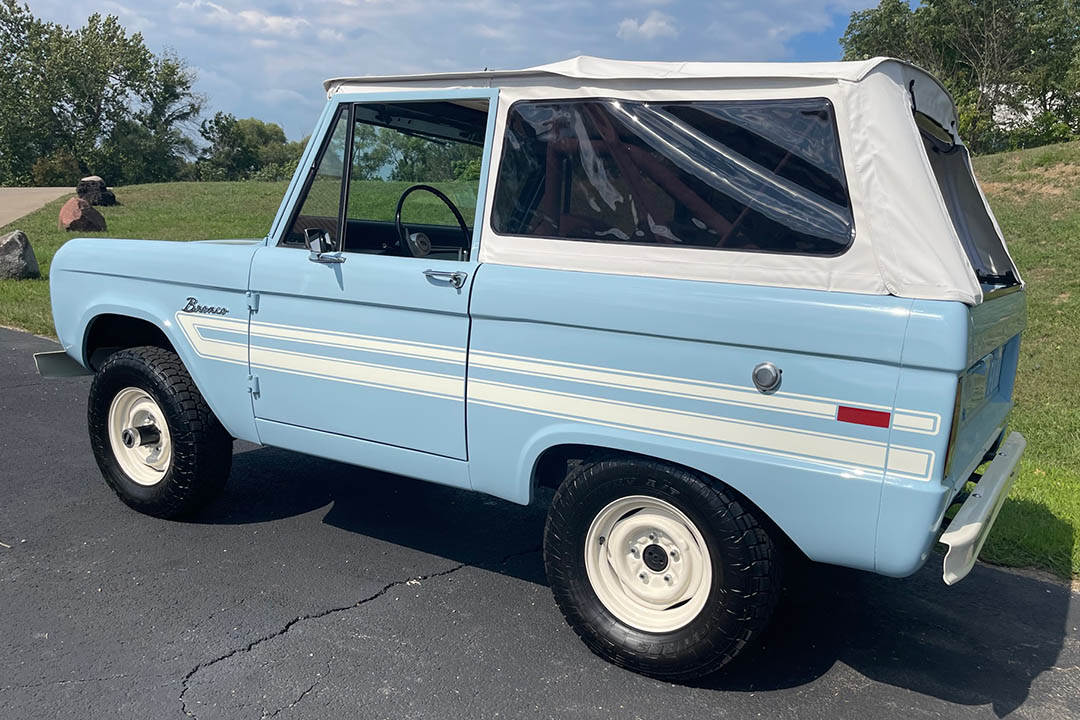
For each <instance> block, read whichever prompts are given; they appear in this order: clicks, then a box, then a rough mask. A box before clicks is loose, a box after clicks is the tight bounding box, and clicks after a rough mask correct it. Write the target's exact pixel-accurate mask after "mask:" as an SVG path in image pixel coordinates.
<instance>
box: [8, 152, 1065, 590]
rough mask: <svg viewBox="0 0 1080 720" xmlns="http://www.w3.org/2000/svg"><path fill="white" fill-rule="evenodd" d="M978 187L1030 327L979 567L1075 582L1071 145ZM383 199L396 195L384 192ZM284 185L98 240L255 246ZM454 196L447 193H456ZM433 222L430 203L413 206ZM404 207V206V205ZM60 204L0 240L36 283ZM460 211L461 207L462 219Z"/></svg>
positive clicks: (222, 188) (152, 206)
mask: <svg viewBox="0 0 1080 720" xmlns="http://www.w3.org/2000/svg"><path fill="white" fill-rule="evenodd" d="M976 172H977V173H978V175H979V177H980V179H981V180H982V182H983V184H984V187H985V188H986V191H987V194H988V195H989V197H990V201H991V204H992V205H993V207H994V211H995V213H996V214H997V217H998V220H999V221H1000V223H1001V226H1002V228H1003V229H1004V232H1005V235H1006V238H1007V239H1008V241H1009V247H1010V250H1011V252H1012V254H1013V257H1014V258H1015V259H1016V262H1017V264H1018V265H1019V267H1020V271H1021V274H1022V275H1023V276H1024V279H1025V280H1026V281H1027V283H1028V297H1029V313H1030V316H1029V325H1028V330H1027V332H1026V333H1025V336H1024V342H1023V351H1022V356H1021V360H1020V375H1019V377H1018V379H1017V386H1016V410H1015V412H1014V414H1013V427H1014V428H1015V429H1017V430H1020V431H1021V432H1023V433H1024V434H1025V435H1026V436H1027V438H1028V443H1029V444H1028V449H1027V453H1026V454H1025V457H1024V461H1023V465H1022V472H1021V475H1020V477H1019V479H1018V480H1017V483H1016V485H1015V486H1014V489H1013V491H1012V493H1011V495H1010V497H1009V500H1008V502H1007V503H1006V504H1005V506H1004V508H1003V509H1002V512H1001V516H1000V518H999V520H998V523H997V525H996V526H995V528H994V531H993V533H992V534H991V536H990V539H989V542H988V543H987V545H986V547H985V549H984V550H983V554H982V557H983V559H985V560H988V561H990V562H996V563H1001V564H1005V565H1019V566H1029V567H1036V568H1041V569H1044V570H1049V571H1050V572H1053V573H1054V574H1056V575H1058V576H1061V577H1068V576H1070V575H1077V574H1080V240H1078V238H1080V182H1078V181H1080V143H1066V144H1063V145H1054V146H1049V147H1045V148H1038V149H1036V150H1027V151H1021V152H1015V153H1004V154H1001V155H992V156H987V157H982V158H978V159H977V160H976ZM383 185H384V186H386V187H384V189H385V190H386V191H388V192H394V193H395V195H396V192H399V191H400V190H397V189H396V188H391V187H388V185H389V184H383ZM284 187H285V185H284V183H257V182H246V183H199V184H169V185H142V186H132V187H125V188H120V189H119V190H118V191H117V196H118V198H119V199H120V201H121V202H123V203H124V205H123V206H121V207H115V208H104V209H103V212H104V214H105V216H106V218H107V220H108V223H109V232H108V235H110V236H114V237H137V238H152V239H163V240H196V239H209V238H236V237H261V236H263V235H265V234H266V232H267V230H268V229H269V225H270V222H271V220H272V218H273V216H274V213H275V211H276V210H277V206H278V203H279V201H280V199H281V194H282V192H283V191H284ZM455 194H456V193H455ZM415 201H416V202H417V205H418V206H419V207H417V208H416V210H417V212H418V213H419V214H420V215H421V217H419V218H417V219H421V220H432V221H435V217H434V216H433V214H434V213H437V212H441V211H440V210H438V209H437V208H434V207H433V206H431V205H430V203H432V202H437V201H434V199H433V198H432V199H428V198H422V197H420V196H417V197H416V198H415ZM409 202H410V205H411V203H413V202H414V200H410V201H409ZM62 204H63V200H59V201H57V202H55V203H51V204H50V205H48V206H46V207H45V208H43V209H42V210H40V211H38V212H36V213H33V214H32V215H30V216H28V217H26V218H23V219H22V220H19V221H18V222H17V223H15V224H14V225H12V226H9V227H7V228H3V229H0V233H4V232H7V231H9V230H12V229H15V227H18V228H19V229H22V230H24V231H25V232H26V233H27V234H28V235H29V237H30V241H31V243H32V244H33V246H34V250H35V252H36V253H37V257H38V262H39V263H40V264H41V267H42V272H43V273H44V274H45V275H46V276H47V274H48V267H49V261H50V260H51V258H52V255H53V253H55V252H56V250H57V248H59V247H60V245H61V244H63V242H64V241H65V240H67V239H68V237H69V235H68V234H67V233H65V232H63V231H60V230H57V228H56V216H57V213H58V211H59V209H60V206H61V205H62ZM463 209H464V208H463ZM0 325H8V326H14V327H19V328H24V329H27V330H30V331H32V332H35V333H39V334H44V335H50V334H52V317H51V313H50V310H49V297H48V281H47V279H42V280H33V281H18V282H15V281H0Z"/></svg>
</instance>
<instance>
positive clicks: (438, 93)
mask: <svg viewBox="0 0 1080 720" xmlns="http://www.w3.org/2000/svg"><path fill="white" fill-rule="evenodd" d="M447 100H482V101H486V102H487V124H486V127H485V128H484V151H483V155H482V156H481V161H480V180H479V183H478V187H477V195H476V209H475V212H474V214H473V238H472V244H471V246H470V247H469V259H468V260H461V261H458V260H438V262H460V263H463V264H465V265H475V264H476V263H477V262H478V258H479V257H480V242H481V236H482V235H483V234H484V233H483V232H482V228H483V227H484V225H485V220H486V218H485V215H486V214H487V196H488V180H489V179H490V177H491V169H492V168H491V159H492V155H493V153H494V147H495V127H496V117H497V115H498V110H499V88H458V89H453V90H409V91H401V90H390V91H386V92H382V91H379V92H343V93H336V94H334V95H331V97H330V98H329V100H328V102H327V104H326V106H325V107H324V109H323V113H322V115H320V117H319V120H318V121H317V122H316V126H315V130H314V131H313V133H312V135H311V139H310V140H309V141H308V146H307V148H306V149H305V151H304V155H303V157H302V158H301V161H300V164H299V165H298V166H297V169H296V172H295V173H294V174H293V179H292V181H291V182H290V183H289V187H288V188H287V189H286V191H285V195H284V197H283V200H282V205H281V207H279V209H278V214H277V216H276V217H275V220H274V224H273V225H272V226H271V231H270V233H268V234H267V245H268V246H269V247H282V248H291V249H298V246H296V245H287V244H284V240H285V237H286V235H287V233H288V229H289V228H290V227H292V224H293V222H295V219H296V216H297V214H298V213H299V211H300V209H301V207H302V206H303V201H304V200H305V199H306V198H307V192H308V187H309V185H310V183H311V179H312V177H313V176H314V170H315V168H316V167H318V164H319V162H321V161H322V157H323V154H324V152H325V150H326V147H327V146H328V144H329V142H330V136H331V134H332V128H333V124H334V122H335V121H336V119H337V118H338V117H339V115H338V113H339V112H340V111H341V107H342V106H343V105H348V106H349V108H348V109H347V112H348V114H349V119H350V120H351V119H352V118H353V117H354V115H353V108H352V106H353V105H356V104H369V103H397V102H425V101H430V102H442V101H447ZM353 130H354V127H353V124H352V123H350V124H349V128H348V132H347V136H348V141H349V142H348V146H347V150H346V155H348V158H347V161H348V163H349V164H347V165H346V166H345V168H344V173H343V176H342V186H343V187H342V193H343V195H344V193H345V192H346V188H345V187H344V186H345V184H346V183H347V182H349V177H350V176H351V174H352V166H351V154H352V137H353ZM316 146H317V147H318V150H317V151H316V153H315V157H314V159H310V158H311V155H312V149H313V147H316ZM305 165H306V167H307V170H304V167H305ZM341 204H342V207H341V208H340V209H339V223H340V222H342V220H341V217H342V215H343V214H344V213H347V212H348V209H347V207H346V206H345V202H344V201H342V203H341ZM282 218H288V222H284V223H283V222H281V219H282ZM339 227H341V226H340V225H339ZM433 261H434V260H433Z"/></svg>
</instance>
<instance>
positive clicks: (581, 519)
mask: <svg viewBox="0 0 1080 720" xmlns="http://www.w3.org/2000/svg"><path fill="white" fill-rule="evenodd" d="M544 562H545V567H546V569H547V575H548V580H549V582H550V584H551V588H552V591H553V592H554V594H555V599H556V601H557V602H558V604H559V608H560V609H561V610H562V612H563V615H564V616H565V617H566V619H567V621H568V622H569V623H570V625H571V627H573V629H574V630H575V632H577V634H578V635H579V636H580V637H581V638H582V639H583V640H584V641H585V643H586V644H587V645H588V646H589V648H590V649H592V650H593V652H595V653H597V654H598V655H600V656H601V657H604V658H605V659H607V660H609V661H611V662H613V663H615V664H616V665H620V666H623V667H626V668H629V669H631V670H634V671H636V672H640V673H643V674H646V675H651V676H654V677H658V678H662V679H666V680H689V679H693V678H695V677H700V676H702V675H706V674H708V673H711V672H713V671H715V670H717V669H719V668H721V667H723V666H724V665H725V664H727V663H728V662H729V661H730V660H731V659H732V658H734V657H735V656H736V655H737V654H738V653H739V651H740V650H742V648H743V647H744V646H745V645H746V644H747V643H748V642H750V641H751V640H752V639H753V638H754V637H755V636H756V635H757V634H758V633H759V632H760V631H761V630H763V629H764V627H765V626H766V624H767V623H768V620H769V618H770V617H771V615H772V611H773V608H774V607H775V604H776V600H777V597H778V594H779V590H780V579H779V572H780V568H779V563H778V558H777V553H776V551H775V548H774V546H773V541H772V539H771V538H770V537H769V534H768V533H767V532H766V530H765V529H764V527H763V526H762V525H761V524H760V523H759V522H758V519H757V518H756V517H755V516H754V514H753V513H752V512H751V511H750V508H747V507H744V506H743V504H741V503H740V502H739V500H738V499H736V497H735V496H734V494H733V493H732V492H731V491H730V490H729V489H727V488H726V487H725V486H723V485H722V484H720V483H717V482H715V481H713V480H711V479H710V478H707V477H705V476H702V475H698V474H696V473H693V472H691V471H689V470H685V469H683V468H679V467H674V466H670V465H666V464H664V463H660V462H657V461H653V460H647V459H641V458H636V457H628V456H614V455H613V456H608V457H604V458H600V459H597V460H595V461H592V462H586V463H583V464H581V465H579V466H578V467H577V468H575V469H574V470H573V471H572V472H571V473H570V475H569V476H568V477H567V478H566V480H565V481H564V482H563V484H562V485H561V486H560V487H559V489H558V491H557V492H556V493H555V497H554V499H553V500H552V505H551V509H550V510H549V513H548V521H547V526H546V528H545V532H544Z"/></svg>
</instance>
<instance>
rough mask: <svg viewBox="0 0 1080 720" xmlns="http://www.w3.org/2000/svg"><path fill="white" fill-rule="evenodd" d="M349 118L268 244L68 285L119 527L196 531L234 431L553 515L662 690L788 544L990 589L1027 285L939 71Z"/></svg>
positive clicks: (57, 304)
mask: <svg viewBox="0 0 1080 720" xmlns="http://www.w3.org/2000/svg"><path fill="white" fill-rule="evenodd" d="M326 90H327V94H328V98H329V102H328V103H327V105H326V109H325V111H324V113H323V114H322V116H321V118H320V119H319V121H318V124H317V126H316V128H315V131H314V132H313V134H312V136H311V141H310V143H309V144H308V147H307V149H306V151H305V152H304V155H303V157H302V159H301V162H300V165H299V167H298V169H297V171H296V174H295V177H294V178H293V181H292V183H291V184H290V186H289V188H288V190H287V191H286V193H285V197H284V199H283V200H282V203H281V207H280V210H279V211H278V213H277V216H276V217H275V218H274V220H273V223H272V225H271V227H270V231H269V233H268V234H267V236H266V237H265V238H262V239H258V240H229V241H209V242H197V243H172V242H150V241H140V240H115V239H76V240H72V241H71V242H68V243H67V244H66V245H64V246H63V247H62V248H61V249H60V251H59V252H58V253H57V255H56V257H55V260H54V262H53V264H52V273H51V279H52V307H53V315H54V317H55V322H56V332H57V337H58V338H59V339H60V342H61V344H62V347H63V351H62V353H60V354H49V355H43V356H40V357H38V363H39V369H40V371H41V372H42V374H44V375H62V374H71V373H75V372H91V373H93V374H94V381H93V385H92V387H91V391H90V399H89V411H88V416H89V428H90V437H91V441H92V446H93V452H94V455H95V457H96V459H97V462H98V464H99V465H100V467H101V471H102V473H103V474H104V476H105V479H106V481H107V482H108V483H109V485H110V486H111V487H112V488H113V490H115V491H116V493H117V495H119V496H120V498H121V499H122V500H123V501H124V502H125V503H127V504H128V505H130V506H131V507H133V508H135V509H136V510H139V511H140V512H144V513H148V514H151V515H156V516H160V517H166V518H171V517H178V516H183V515H185V514H189V513H192V512H194V511H195V510H196V509H197V508H199V507H200V506H201V505H203V504H204V503H206V502H207V501H208V500H210V499H211V498H213V497H214V496H215V495H216V494H217V493H218V492H219V491H220V490H221V488H222V485H223V484H224V483H225V482H226V478H227V477H228V475H229V468H230V462H231V446H232V441H233V439H234V438H241V439H244V440H248V441H251V442H255V443H261V444H264V445H272V446H277V447H281V448H287V449H289V450H295V451H298V452H302V453H309V454H312V455H317V456H321V457H325V458H332V459H334V460H339V461H341V462H345V463H351V464H354V465H358V466H363V467H368V468H377V469H379V470H384V471H389V472H392V473H398V474H401V475H407V476H412V477H416V478H422V479H424V480H429V481H432V482H436V483H443V484H446V485H452V486H455V487H460V488H468V489H472V490H475V491H478V492H482V493H488V494H491V495H495V496H498V497H500V498H505V499H507V500H511V501H513V502H517V503H529V502H531V501H533V499H534V498H535V497H536V496H537V490H538V488H540V487H544V486H547V487H551V488H554V489H555V493H554V497H553V499H552V500H551V505H550V509H549V510H548V521H547V526H546V529H545V532H544V560H545V566H546V569H547V573H548V578H549V580H550V584H551V587H552V590H553V591H554V595H555V600H556V602H557V603H558V605H559V607H560V608H561V610H562V612H563V614H564V615H565V616H566V619H567V621H568V622H569V624H570V625H571V626H572V627H573V628H574V630H575V631H576V632H577V633H578V634H579V635H580V636H581V638H582V639H583V640H584V641H585V642H586V643H587V644H588V646H589V647H590V648H591V649H592V650H594V651H595V652H597V653H598V654H600V655H602V656H603V657H605V658H607V659H609V660H611V661H613V662H615V663H617V664H619V665H622V666H624V667H628V668H631V669H633V670H636V671H638V672H642V673H645V674H648V675H652V676H655V677H660V678H665V679H669V680H685V679H689V678H693V677H696V676H700V675H703V674H705V673H709V672H712V671H714V670H717V669H718V668H720V667H721V666H723V665H724V664H725V663H726V662H728V661H729V660H730V659H731V658H732V657H734V656H735V655H736V653H737V652H738V651H739V650H740V649H741V648H742V647H743V646H744V645H745V644H746V643H747V642H748V641H750V640H751V639H752V638H753V637H754V636H755V634H756V633H758V632H760V631H761V630H762V628H763V627H764V626H765V625H766V623H767V622H768V619H769V616H770V614H771V612H772V609H773V607H774V604H775V602H776V599H777V596H778V594H779V591H780V577H781V566H782V558H783V555H784V554H785V553H787V552H792V553H801V554H804V555H805V556H807V557H809V558H810V559H812V560H815V561H818V562H823V563H834V564H837V565H844V566H848V567H852V568H859V569H862V570H867V571H871V572H877V573H882V574H885V575H892V576H903V575H909V574H911V573H913V572H915V571H916V570H917V569H918V568H919V567H920V566H921V565H922V564H923V563H924V562H925V561H926V560H927V558H928V557H929V555H930V553H931V550H932V548H933V546H934V543H935V541H937V540H940V541H941V542H942V543H944V544H945V545H947V546H948V547H949V550H948V554H947V555H946V556H945V557H944V561H943V562H944V579H945V582H946V583H949V584H952V583H955V582H957V581H959V580H960V579H962V578H963V577H964V576H965V575H966V574H967V573H968V572H969V571H970V570H971V568H972V565H973V563H974V562H975V558H976V556H977V555H978V553H979V550H980V548H981V547H982V544H983V542H984V541H985V539H986V536H987V534H988V533H989V531H990V528H991V525H992V524H993V522H994V519H995V517H996V516H997V512H998V509H999V508H1000V506H1001V503H1002V502H1003V500H1004V498H1005V496H1006V495H1007V493H1008V490H1009V487H1010V485H1011V483H1012V479H1013V476H1014V474H1015V472H1016V468H1017V463H1018V460H1019V458H1020V455H1021V453H1022V452H1023V449H1024V444H1025V443H1024V439H1023V437H1021V436H1020V435H1019V434H1017V433H1007V432H1006V420H1007V418H1008V415H1009V410H1010V408H1011V407H1012V400H1011V397H1012V391H1013V381H1014V378H1015V375H1016V367H1017V357H1018V352H1019V345H1020V334H1021V331H1022V330H1023V328H1024V324H1025V315H1026V313H1025V294H1024V291H1023V284H1022V282H1021V280H1020V278H1019V275H1018V273H1017V270H1016V267H1015V266H1014V264H1013V262H1012V260H1011V258H1010V257H1009V254H1008V251H1007V249H1006V247H1005V243H1004V241H1003V239H1002V236H1001V232H1000V229H999V227H998V226H997V223H996V221H995V220H994V217H993V214H992V213H991V212H990V209H989V207H988V206H987V204H986V200H985V198H984V196H983V194H982V192H981V190H980V189H979V186H978V184H977V182H976V181H975V178H974V176H973V174H972V170H971V163H970V160H969V157H968V152H967V150H966V149H965V147H964V145H963V144H962V142H961V140H960V138H959V137H957V135H956V109H955V107H954V105H953V103H952V101H951V99H950V98H949V95H948V94H947V93H946V91H945V90H944V88H943V87H942V85H941V84H940V83H938V82H937V81H936V80H935V79H934V78H933V77H930V76H929V75H927V74H926V73H925V72H923V71H921V70H919V69H917V68H915V67H912V66H910V65H906V64H903V63H900V62H897V61H893V60H885V59H878V60H871V61H866V62H858V63H823V64H766V63H756V64H755V63H751V64H735V63H731V64H729V63H631V62H614V61H608V60H601V59H596V58H588V57H582V58H576V59H573V60H568V61H565V62H560V63H555V64H552V65H547V66H541V67H537V68H531V69H527V70H519V71H484V72H474V73H450V74H438V75H420V76H405V77H357V78H338V79H334V80H329V81H327V83H326ZM980 468H982V472H981V474H977V471H978V470H979V469H980ZM969 481H971V482H975V483H977V484H976V485H975V486H974V489H973V490H970V492H967V491H966V490H965V488H969V489H970V487H971V486H970V485H968V483H969ZM545 497H547V496H546V495H545ZM954 506H956V507H954ZM950 508H953V509H954V511H955V516H953V513H952V512H949V510H950ZM957 508H958V509H957ZM947 517H950V518H951V521H950V520H947V519H946V518H947ZM402 522H407V519H406V518H402Z"/></svg>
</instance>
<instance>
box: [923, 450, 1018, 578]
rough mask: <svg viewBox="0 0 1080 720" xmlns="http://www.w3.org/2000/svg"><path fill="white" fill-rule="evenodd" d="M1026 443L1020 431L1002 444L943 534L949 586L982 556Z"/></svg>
mask: <svg viewBox="0 0 1080 720" xmlns="http://www.w3.org/2000/svg"><path fill="white" fill-rule="evenodd" d="M1026 446H1027V440H1025V439H1024V436H1023V435H1021V434H1020V433H1018V432H1014V433H1010V434H1009V437H1007V438H1006V439H1005V441H1004V442H1002V443H1001V445H1000V447H998V450H997V454H996V456H995V457H994V459H993V461H991V463H990V467H988V468H987V469H986V472H984V473H983V475H982V478H981V479H980V480H979V482H978V484H977V485H976V486H975V489H974V490H973V491H972V492H971V495H970V496H969V497H968V499H967V500H965V501H964V504H963V505H961V506H960V511H959V512H958V513H956V517H954V518H953V520H952V522H951V523H950V524H949V529H948V530H947V531H945V532H944V533H943V534H942V535H941V542H942V543H944V544H945V545H948V546H949V551H948V553H946V555H945V563H944V569H943V577H944V579H945V583H946V584H947V585H954V584H956V583H958V582H960V581H961V580H963V579H964V577H965V576H966V575H967V574H968V573H969V572H971V568H972V567H973V566H974V565H975V559H976V558H978V557H979V551H980V550H982V546H983V543H984V542H986V538H987V536H988V535H989V534H990V528H991V527H993V525H994V521H995V520H996V519H997V515H998V511H999V510H1001V505H1002V503H1004V502H1005V496H1007V495H1008V494H1009V488H1011V487H1012V484H1013V480H1014V479H1015V478H1016V472H1017V469H1018V468H1019V466H1020V456H1021V455H1023V453H1024V448H1025V447H1026Z"/></svg>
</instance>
